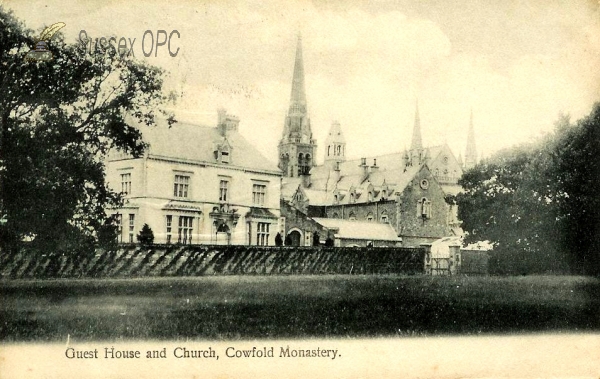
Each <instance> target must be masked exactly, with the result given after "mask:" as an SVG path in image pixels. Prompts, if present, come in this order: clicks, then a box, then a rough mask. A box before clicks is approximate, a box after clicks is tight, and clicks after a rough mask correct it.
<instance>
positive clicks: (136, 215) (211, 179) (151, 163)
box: [107, 111, 281, 245]
mask: <svg viewBox="0 0 600 379" xmlns="http://www.w3.org/2000/svg"><path fill="white" fill-rule="evenodd" d="M237 122H239V120H238V119H237V118H235V117H232V116H227V115H226V114H224V113H223V112H222V111H220V112H219V123H218V125H217V127H202V126H198V125H188V124H181V123H178V124H176V125H174V126H173V127H172V128H168V127H167V126H166V125H162V124H160V125H158V126H156V127H153V128H146V127H140V130H141V131H142V133H143V136H144V140H145V141H146V142H149V144H150V148H149V150H148V151H147V153H146V154H145V155H144V156H143V157H141V158H136V159H134V158H132V157H128V156H124V155H123V154H111V156H110V158H109V160H108V162H107V181H108V183H109V186H111V187H112V188H113V189H114V190H115V191H117V192H122V193H124V195H125V205H124V206H123V207H122V208H119V209H110V210H109V213H111V214H115V215H116V217H117V220H118V222H119V226H120V228H119V229H120V232H119V233H120V235H119V241H120V242H136V235H137V233H138V232H139V230H140V229H141V227H142V226H143V224H145V223H146V224H148V225H149V226H150V227H151V228H152V231H153V233H154V242H155V243H172V244H176V243H180V244H235V245H274V244H275V235H276V234H277V231H278V230H279V229H280V228H279V221H280V218H279V216H280V212H279V202H280V198H281V195H280V188H281V187H280V185H281V183H280V182H281V171H279V170H278V169H277V167H276V166H275V165H274V164H271V163H269V162H268V161H267V160H266V159H265V158H264V157H263V156H262V155H261V154H260V153H259V152H258V151H256V149H254V147H252V146H251V145H250V144H249V143H248V142H247V141H246V140H245V139H244V138H243V137H242V136H241V135H240V134H239V133H237V130H236V129H237Z"/></svg>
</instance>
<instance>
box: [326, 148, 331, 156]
mask: <svg viewBox="0 0 600 379" xmlns="http://www.w3.org/2000/svg"><path fill="white" fill-rule="evenodd" d="M327 156H328V157H329V156H331V145H329V146H327Z"/></svg>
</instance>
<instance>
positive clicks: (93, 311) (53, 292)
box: [0, 275, 600, 341]
mask: <svg viewBox="0 0 600 379" xmlns="http://www.w3.org/2000/svg"><path fill="white" fill-rule="evenodd" d="M0 294H1V302H0V340H3V341H60V340H66V339H67V335H70V338H71V339H73V340H79V341H82V340H120V339H168V340H174V339H217V340H218V339H253V338H310V337H318V338H326V337H376V336H413V335H431V334H460V335H472V334H479V333H507V332H508V333H510V332H544V331H598V330H600V296H599V295H600V279H596V278H585V277H568V276H523V277H427V276H358V275H357V276H341V275H340V276H219V277H194V278H144V279H83V280H79V279H77V280H73V279H72V280H31V281H29V280H28V281H24V280H16V281H1V282H0Z"/></svg>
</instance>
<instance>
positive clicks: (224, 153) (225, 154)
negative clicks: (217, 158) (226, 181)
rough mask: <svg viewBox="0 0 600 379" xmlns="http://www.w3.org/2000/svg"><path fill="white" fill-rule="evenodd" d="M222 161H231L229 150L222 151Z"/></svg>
mask: <svg viewBox="0 0 600 379" xmlns="http://www.w3.org/2000/svg"><path fill="white" fill-rule="evenodd" d="M221 163H229V151H221Z"/></svg>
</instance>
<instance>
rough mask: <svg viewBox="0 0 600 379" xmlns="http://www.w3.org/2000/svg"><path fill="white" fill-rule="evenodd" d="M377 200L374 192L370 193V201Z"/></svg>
mask: <svg viewBox="0 0 600 379" xmlns="http://www.w3.org/2000/svg"><path fill="white" fill-rule="evenodd" d="M374 199H375V194H373V191H369V201H373V200H374Z"/></svg>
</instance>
